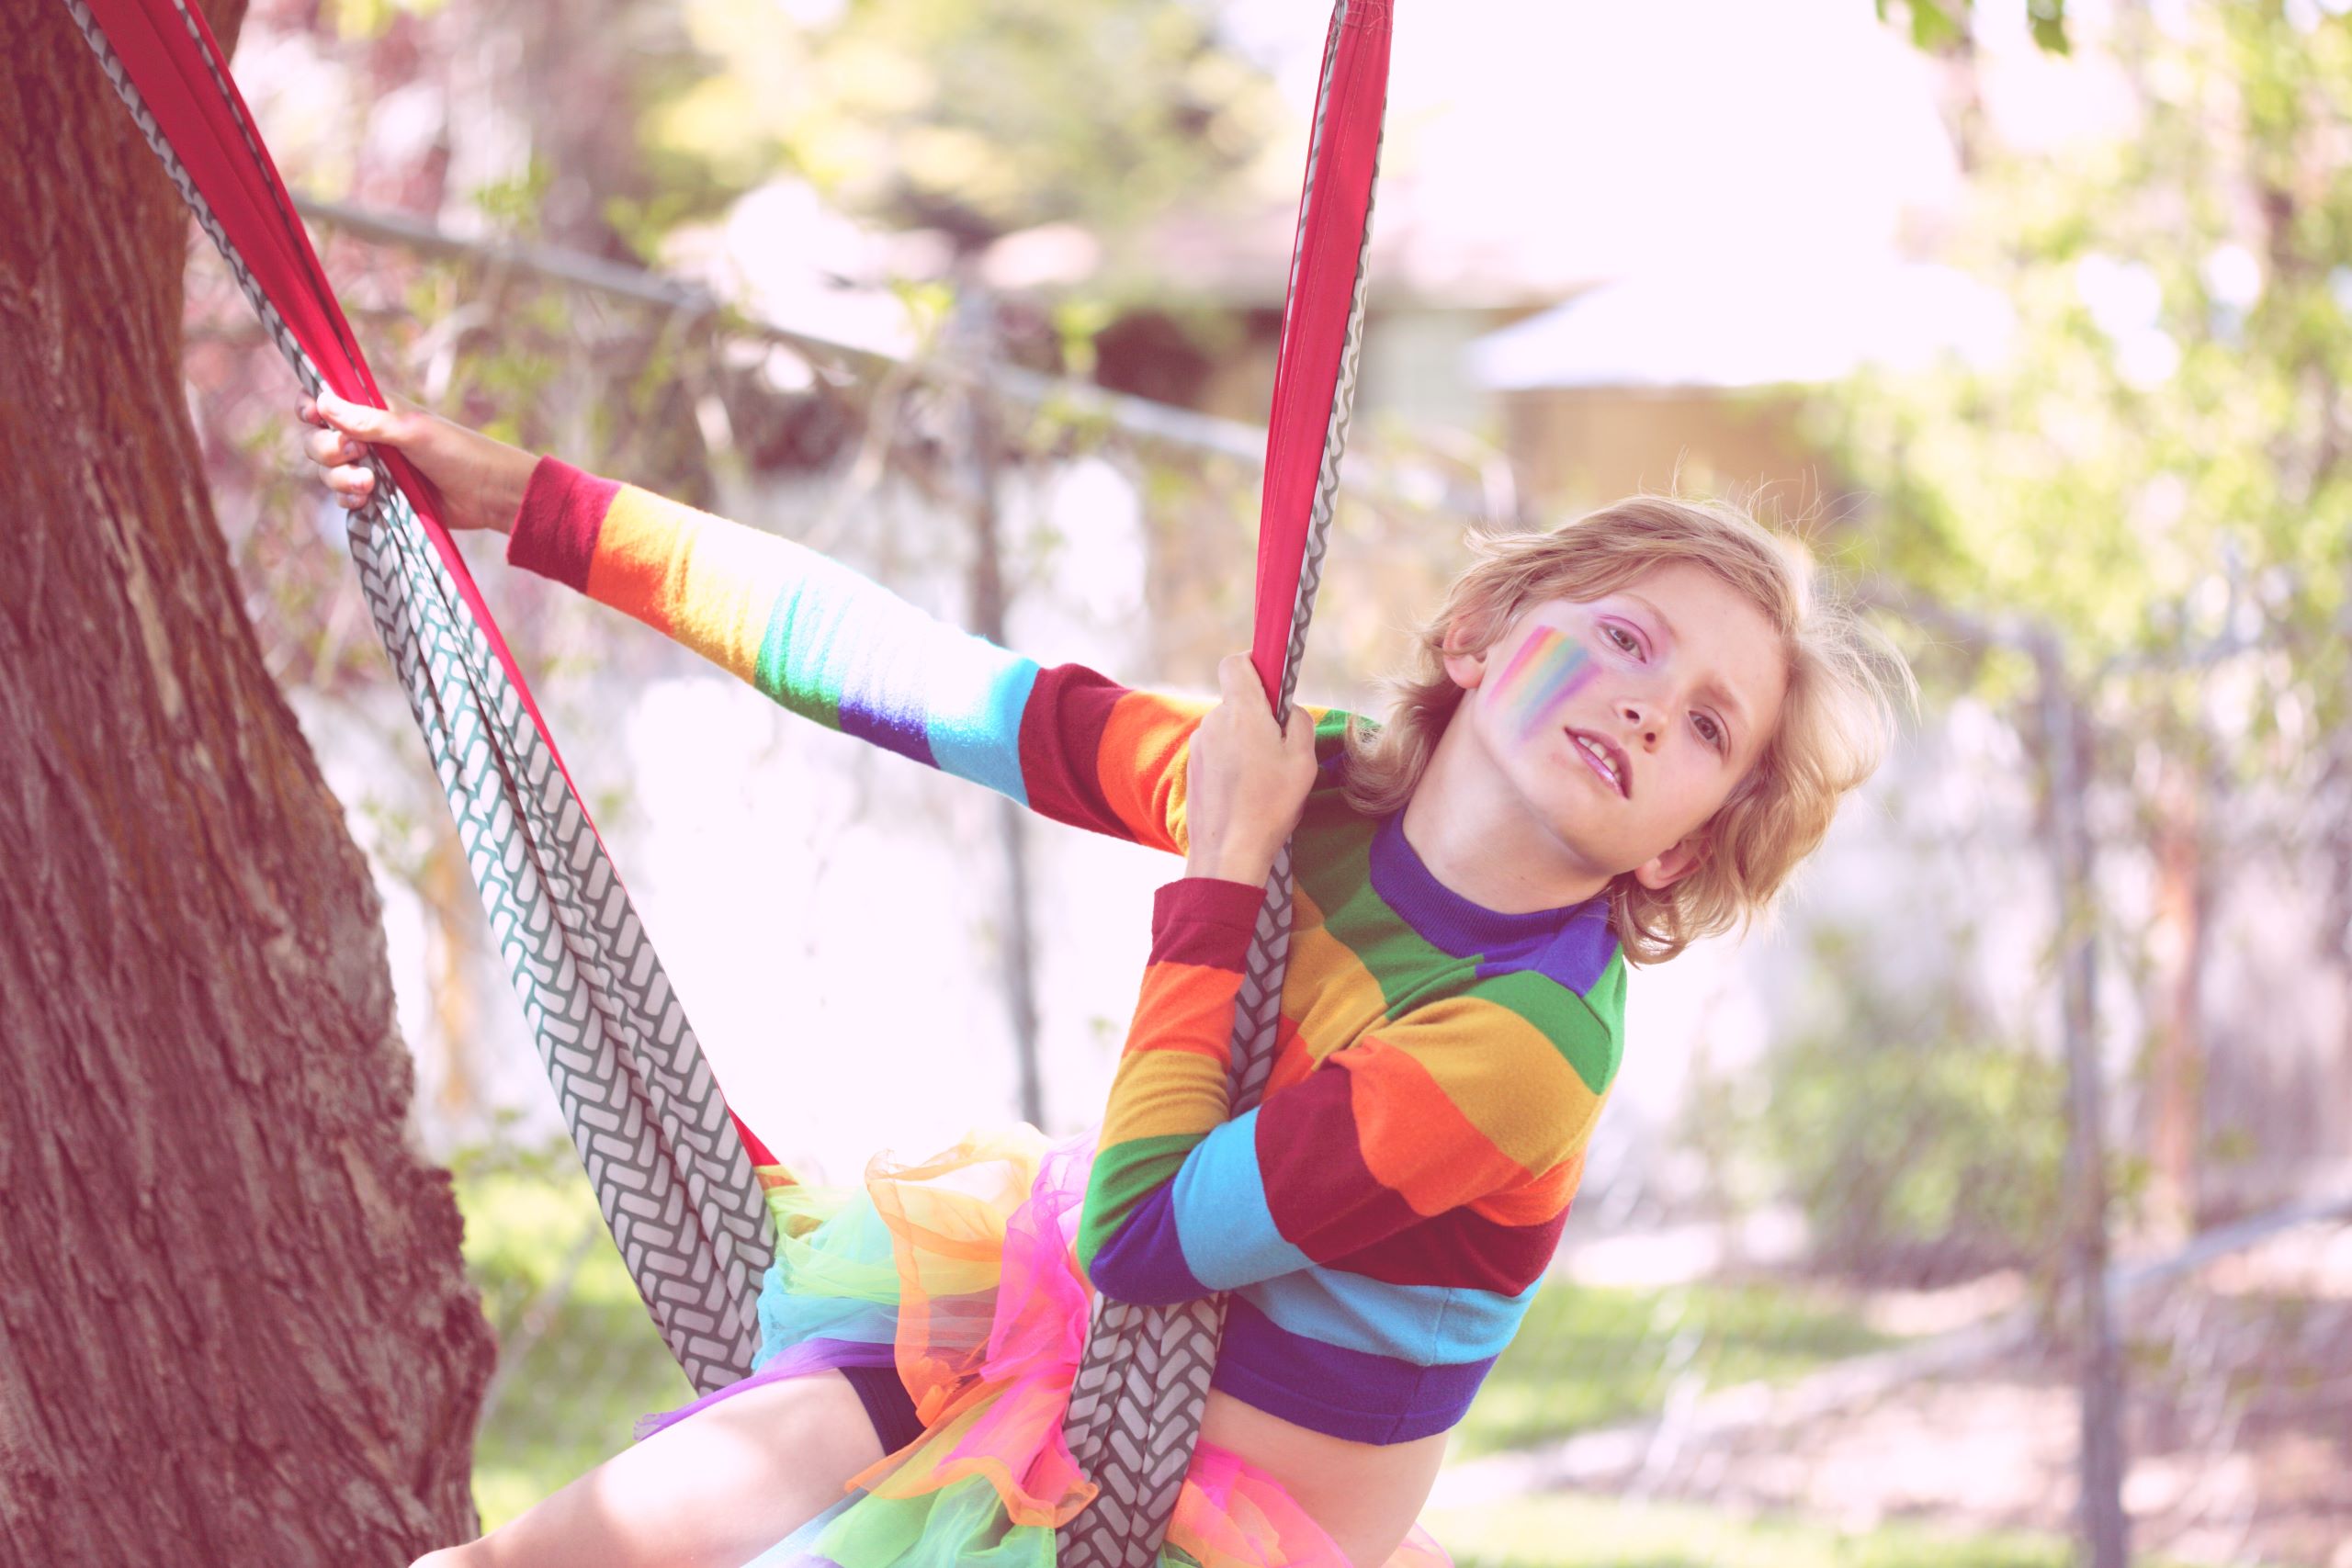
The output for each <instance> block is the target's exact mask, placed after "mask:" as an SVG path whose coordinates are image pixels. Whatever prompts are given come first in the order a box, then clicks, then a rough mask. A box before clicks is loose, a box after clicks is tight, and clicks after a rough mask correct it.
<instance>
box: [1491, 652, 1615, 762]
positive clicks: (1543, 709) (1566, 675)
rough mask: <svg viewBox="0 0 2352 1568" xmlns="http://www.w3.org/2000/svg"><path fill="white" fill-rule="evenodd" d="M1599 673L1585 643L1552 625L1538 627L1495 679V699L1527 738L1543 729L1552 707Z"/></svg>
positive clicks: (1556, 705) (1577, 690) (1579, 689)
mask: <svg viewBox="0 0 2352 1568" xmlns="http://www.w3.org/2000/svg"><path fill="white" fill-rule="evenodd" d="M1596 672H1597V671H1594V669H1593V667H1592V660H1590V658H1589V657H1588V656H1587V654H1586V653H1585V650H1584V645H1583V644H1582V643H1579V642H1577V640H1575V639H1574V638H1573V637H1566V636H1564V635H1562V634H1561V633H1560V632H1558V631H1556V630H1555V629H1554V628H1552V627H1550V626H1538V627H1536V628H1535V631H1534V633H1533V635H1532V636H1531V637H1528V639H1527V640H1526V641H1525V642H1523V643H1521V644H1520V645H1519V651H1518V652H1517V653H1514V654H1512V655H1511V659H1510V664H1508V665H1506V666H1505V667H1504V669H1503V672H1502V674H1501V675H1499V676H1498V677H1497V678H1496V681H1495V694H1494V701H1495V702H1497V703H1498V704H1499V705H1501V707H1502V711H1503V712H1504V713H1505V714H1506V715H1508V716H1510V720H1511V722H1512V723H1513V724H1515V725H1517V726H1518V727H1519V733H1520V736H1521V739H1524V738H1526V737H1527V736H1530V735H1532V734H1533V733H1534V732H1535V731H1536V730H1538V729H1540V728H1543V727H1544V720H1545V719H1546V718H1547V717H1548V716H1550V715H1551V713H1552V712H1553V710H1554V709H1555V708H1557V707H1558V706H1559V705H1560V704H1561V703H1563V702H1565V701H1566V700H1567V699H1568V698H1569V697H1572V696H1574V695H1575V694H1577V692H1579V691H1581V690H1583V689H1584V686H1585V684H1586V682H1589V681H1590V680H1591V679H1592V678H1593V676H1594V674H1595V673H1596Z"/></svg>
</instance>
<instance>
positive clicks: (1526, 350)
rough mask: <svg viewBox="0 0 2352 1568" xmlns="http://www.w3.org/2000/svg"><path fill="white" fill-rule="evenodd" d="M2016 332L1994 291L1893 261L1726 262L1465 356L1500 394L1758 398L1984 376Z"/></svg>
mask: <svg viewBox="0 0 2352 1568" xmlns="http://www.w3.org/2000/svg"><path fill="white" fill-rule="evenodd" d="M2011 324H2012V312H2011V310H2010V307H2009V303H2008V301H2007V299H2005V298H2004V297H2003V296H2002V295H2001V293H2000V292H1999V291H1998V290H1997V289H1995V288H1989V287H1987V286H1986V285H1985V284H1982V283H1979V282H1977V281H1976V280H1975V279H1973V278H1972V277H1970V276H1967V275H1966V274H1964V273H1962V272H1958V271H1955V270H1954V269H1953V268H1951V267H1948V266H1940V265H1933V264H1930V263H1925V262H1909V261H1903V260H1899V259H1896V258H1894V257H1891V256H1890V257H1883V258H1878V259H1866V260H1860V261H1856V260H1839V261H1836V262H1826V263H1823V264H1821V265H1789V264H1788V263H1786V262H1781V263H1780V264H1777V265H1774V264H1770V263H1767V264H1763V265H1755V264H1750V263H1747V262H1742V261H1737V260H1728V259H1727V260H1725V261H1724V262H1723V263H1721V264H1719V265H1714V266H1711V267H1704V268H1698V267H1682V268H1679V269H1674V270H1670V271H1664V272H1658V273H1652V274H1648V275H1645V276H1639V277H1632V278H1626V279H1623V280H1622V281H1619V282H1615V283H1605V284H1601V285H1600V286H1599V287H1597V288H1591V289H1588V290H1587V291H1586V292H1584V293H1582V294H1580V295H1578V296H1577V298H1575V299H1571V300H1569V301H1568V302H1567V303H1566V304H1565V305H1561V306H1559V307H1557V308H1555V309H1554V310H1546V311H1544V312H1543V313H1542V314H1540V315H1536V316H1531V317H1529V318H1528V319H1527V320H1526V321H1520V322H1518V323H1516V324H1514V325H1512V326H1509V327H1505V328H1504V329H1503V330H1502V331H1500V332H1497V333H1488V334H1487V336H1485V337H1482V338H1480V339H1478V340H1477V341H1476V342H1475V343H1473V344H1471V345H1470V347H1469V350H1468V355H1469V368H1470V374H1471V377H1472V378H1473V379H1474V380H1476V382H1477V383H1478V384H1479V385H1480V386H1483V387H1486V388H1488V389H1492V390H1496V391H1531V390H1534V389H1542V388H1568V387H1726V388H1727V387H1762V386H1773V385H1778V384H1781V383H1785V382H1798V383H1804V382H1818V381H1830V380H1836V379H1838V378H1841V377H1844V376H1848V375H1850V374H1852V373H1853V372H1854V371H1855V370H1857V369H1859V368H1860V367H1862V366H1864V365H1883V366H1886V367H1892V368H1917V367H1921V366H1924V365H1926V364H1928V363H1929V362H1931V361H1933V360H1935V359H1936V358H1938V357H1939V356H1940V355H1946V354H1951V355H1958V356H1960V357H1961V358H1962V359H1963V360H1966V361H1969V362H1972V363H1978V364H1983V363H1988V362H1990V361H1991V360H1993V359H1996V358H1997V357H1999V355H2001V354H2002V353H2003V352H2005V350H2006V348H2007V343H2008V338H2009V333H2010V329H2011Z"/></svg>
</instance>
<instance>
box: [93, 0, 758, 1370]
mask: <svg viewBox="0 0 2352 1568" xmlns="http://www.w3.org/2000/svg"><path fill="white" fill-rule="evenodd" d="M63 3H64V4H65V6H66V8H67V10H68V11H69V12H71V13H72V15H73V17H74V22H75V24H76V25H77V26H78V27H79V28H81V30H82V34H83V36H84V38H85V39H87V40H88V41H89V43H90V46H91V48H92V49H93V50H94V51H96V53H97V56H98V59H99V62H100V63H101V65H102V66H103V67H104V69H105V71H106V73H107V78H108V80H109V81H110V82H111V83H112V84H113V85H114V87H115V90H116V92H117V93H118V94H119V96H121V98H122V100H123V103H124V104H125V106H126V107H129V109H130V113H131V117H132V118H133V119H134V120H135V121H136V122H137V124H138V126H139V128H140V130H141V133H142V134H143V135H144V136H145V137H146V139H147V142H148V145H149V146H151V147H152V148H153V149H154V151H155V153H156V155H157V156H158V157H159V158H161V159H162V160H163V163H164V168H165V170H166V172H167V173H168V174H169V175H170V176H171V178H172V181H173V183H174V185H175V186H177V187H178V188H179V192H180V195H181V196H182V197H183V198H184V199H185V200H186V201H187V204H188V206H189V208H190V209H193V210H194V212H195V214H196V216H197V220H198V222H199V223H201V224H202V225H203V227H204V230H205V231H206V232H207V233H208V234H209V235H210V236H211V238H212V241H213V243H215V244H216V245H218V246H219V247H220V253H221V255H222V256H223V257H224V258H225V259H226V260H227V262H228V265H229V267H230V269H231V271H232V273H233V274H234V275H235V276H236V278H237V281H238V283H239V285H240V287H242V288H243V289H244V291H245V294H246V297H247V299H250V300H251V301H252V303H253V305H254V310H256V311H257V312H258V313H259V314H260V316H261V319H262V321H263V323H264V324H265V325H266V327H267V328H268V330H269V333H270V335H271V337H272V338H273V339H274V340H275V341H276V342H277V345H278V348H279V349H280V351H281V352H283V353H284V354H285V355H286V357H287V359H288V362H289V363H291V364H292V365H293V367H294V370H295V373H296V375H297V377H298V378H300V381H301V384H302V387H303V389H304V390H306V391H309V392H312V393H316V392H317V391H318V389H320V387H321V386H322V384H323V385H328V386H331V387H333V389H334V390H336V391H337V392H339V393H341V394H342V395H344V396H346V397H351V398H355V399H359V400H367V401H371V402H376V403H379V404H380V403H381V402H382V399H381V397H380V396H379V394H378V393H377V391H376V388H375V383H374V380H373V378H372V377H370V376H369V374H368V368H367V365H366V362H365V361H364V360H363V359H362V358H361V356H360V355H359V351H358V348H357V346H356V344H355V343H354V341H353V340H352V337H351V333H350V330H349V327H348V324H347V323H346V322H345V320H344V318H343V313H342V311H341V310H340V308H339V307H338V306H337V305H336V304H335V302H334V294H333V292H332V291H331V290H330V289H329V288H328V287H327V285H326V282H325V277H324V274H323V273H322V271H321V269H320V267H319V265H318V260H317V257H316V256H315V255H314V254H312V252H311V246H310V241H309V237H308V235H307V234H306V233H305V232H304V231H303V230H302V227H301V225H300V222H298V221H297V220H296V219H295V217H294V213H293V209H292V204H291V202H290V201H289V200H288V198H287V196H286V192H285V187H284V186H283V184H282V183H281V182H280V181H279V180H278V178H277V171H276V170H275V169H274V168H272V167H271V166H270V164H269V160H268V155H267V153H266V151H265V150H264V149H263V147H262V145H261V142H260V140H259V138H258V137H257V136H255V135H254V132H253V130H252V123H251V118H250V116H248V115H247V114H246V112H245V109H244V105H243V100H242V99H241V98H240V97H239V96H238V95H237V92H236V88H235V85H234V84H233V83H232V81H231V80H230V79H229V76H228V73H227V72H226V71H225V69H224V68H223V67H222V64H221V61H220V50H219V46H218V45H217V43H215V41H214V40H213V39H212V36H211V33H210V31H209V29H208V28H206V27H205V25H204V21H203V18H202V17H200V16H198V14H197V13H196V12H194V11H193V10H192V9H190V8H189V7H188V6H187V5H186V4H185V0H63ZM370 462H371V464H372V465H373V467H374V468H375V471H376V477H377V480H378V483H377V486H376V490H375V492H374V499H372V500H371V501H370V502H369V503H368V505H367V506H365V507H362V508H360V509H358V510H357V511H356V512H355V513H353V514H352V518H351V528H350V544H351V551H352V556H353V558H354V560H355V561H356V563H357V565H358V568H359V575H360V582H361V586H362V589H363V591H364V592H365V593H366V596H367V599H368V610H369V613H370V615H372V616H373V618H374V620H375V622H376V627H377V631H378V632H379V635H380V636H381V637H382V638H383V642H384V647H385V649H386V651H387V652H388V653H389V654H390V657H391V660H392V664H393V669H394V671H395V672H396V674H397V676H398V679H399V682H400V685H401V691H402V692H403V693H404V694H406V696H407V698H408V702H409V707H410V711H411V712H412V714H413V716H415V719H416V723H417V727H418V728H419V729H420V730H421V731H422V732H423V734H424V739H425V744H426V747H427V749H428V750H429V751H430V753H431V755H432V758H433V763H434V769H435V773H436V774H437V775H438V777H439V779H440V782H441V785H442V788H443V791H444V793H445V794H447V796H448V800H449V807H450V812H451V814H452V816H453V817H454V818H456V821H457V825H458V838H459V840H460V842H461V843H462V845H463V847H464V850H465V853H466V860H467V863H468V865H469V867H470V868H471V870H472V872H473V874H474V879H475V881H476V882H477V884H478V885H479V886H480V887H481V896H482V905H483V908H484V909H485V911H486V912H487V913H488V915H489V919H490V926H491V930H492V934H493V935H494V936H495V937H496V939H497V941H498V944H499V948H500V951H501V953H503V955H504V956H505V959H506V962H507V966H508V969H509V972H510V974H511V975H512V976H513V978H514V982H515V989H516V992H517V993H518V995H519V996H520V997H521V998H522V1001H523V1007H524V1013H525V1016H526V1019H527V1020H528V1021H529V1023H530V1025H531V1030H532V1033H533V1036H534V1038H535V1039H536V1041H537V1045H538V1050H539V1054H540V1056H541V1059H542V1060H543V1062H544V1063H545V1065H546V1066H547V1069H548V1077H549V1079H550V1081H551V1082H552V1083H553V1085H554V1087H555V1090H556V1096H557V1099H558V1100H559V1102H560V1105H561V1106H562V1109H563V1113H564V1119H565V1121H566V1122H567V1123H568V1124H569V1125H570V1127H571V1134H572V1139H573V1142H574V1144H575V1145H576V1146H577V1148H578V1149H579V1152H580V1155H581V1158H582V1161H583V1163H584V1164H585V1165H586V1167H587V1168H588V1175H589V1179H590V1181H591V1182H592V1184H593V1185H594V1187H595V1189H596V1193H597V1201H598V1202H599V1204H600V1205H601V1207H602V1208H603V1210H604V1213H605V1222H606V1224H608V1225H609V1226H610V1227H611V1229H612V1232H613V1237H614V1240H615V1241H616V1243H617V1244H618V1246H619V1247H620V1250H621V1253H622V1256H623V1258H624V1259H625V1260H626V1261H627V1262H628V1267H629V1271H630V1273H631V1274H632V1275H633V1276H634V1277H635V1278H636V1280H637V1283H638V1288H639V1291H640V1292H642V1293H643V1295H644V1297H645V1300H646V1304H647V1306H648V1308H649V1309H650V1312H651V1314H652V1315H653V1318H654V1321H655V1323H656V1324H657V1325H659V1326H660V1328H661V1330H662V1335H663V1337H664V1338H665V1339H666V1340H667V1342H668V1344H669V1346H670V1348H671V1351H672V1353H673V1355H675V1356H676V1357H677V1359H678V1362H679V1364H680V1365H681V1366H682V1367H683V1368H684V1370H685V1371H686V1375H687V1377H688V1378H689V1379H690V1380H691V1381H692V1382H694V1384H695V1387H696V1388H697V1389H698V1390H701V1391H703V1392H706V1393H707V1392H708V1391H710V1390H712V1389H715V1388H718V1387H720V1386H722V1385H724V1384H725V1383H728V1382H732V1381H734V1380H735V1379H736V1378H738V1377H741V1375H742V1374H743V1373H744V1372H746V1371H749V1370H750V1366H751V1359H752V1350H753V1348H755V1346H756V1343H757V1334H758V1328H757V1316H756V1311H755V1303H756V1302H757V1297H758V1290H759V1281H760V1275H761V1274H762V1273H763V1271H764V1269H766V1267H767V1265H768V1262H769V1260H770V1259H771V1258H773V1256H774V1253H775V1235H774V1231H773V1228H772V1225H771V1223H770V1221H769V1218H768V1213H767V1208H766V1205H765V1203H764V1202H763V1201H762V1199H761V1196H760V1191H759V1186H758V1183H757V1181H756V1179H754V1177H753V1175H752V1166H751V1158H750V1156H749V1154H748V1152H747V1150H746V1147H745V1145H744V1142H743V1139H742V1137H741V1136H740V1135H739V1129H738V1127H737V1125H736V1123H735V1122H734V1121H733V1119H732V1118H731V1116H730V1115H729V1112H728V1111H727V1107H726V1101H725V1100H724V1098H723V1096H722V1095H721V1094H720V1093H719V1091H718V1085H717V1084H716V1082H715V1081H714V1080H713V1079H712V1077H711V1074H710V1071H709V1069H708V1066H707V1064H706V1063H705V1061H704V1059H703V1055H702V1051H701V1048H700V1046H699V1044H698V1043H697V1042H696V1041H695V1036H694V1032H693V1030H692V1029H691V1028H690V1027H689V1026H688V1024H687V1022H686V1020H685V1016H684V1012H683V1011H682V1010H681V1009H680V1007H679V1004H678V1001H677V998H676V997H675V996H674V995H673V993H672V991H671V989H670V985H669V980H668V978H667V976H665V975H664V974H663V972H662V966H661V964H660V963H659V961H658V960H657V959H656V958H655V956H654V954H653V951H652V949H651V947H650V945H649V944H648V942H647V941H646V938H645V933H644V930H643V927H642V926H641V924H640V923H639V919H638V917H637V912H636V909H635V908H634V907H633V906H632V905H631V904H630V902H629V899H628V895H627V893H626V892H625V891H624V890H623V889H622V887H621V886H620V882H619V879H618V878H617V876H616V874H614V871H613V867H612V863H611V861H610V859H609V858H608V857H607V855H606V854H605V847H604V844H603V842H602V841H601V840H599V839H598V838H597V836H596V832H595V829H594V825H593V824H592V823H591V822H590V821H589V819H588V816H587V813H586V812H585V811H584V810H583V809H582V807H581V805H580V801H579V797H578V795H577V794H576V793H575V792H574V790H573V788H572V786H571V780H570V778H569V777H568V776H567V775H566V774H565V773H564V771H563V766H562V761H561V760H560V758H559V757H558V755H557V753H556V750H555V747H554V745H553V743H552V742H551V741H549V740H548V738H547V736H546V733H545V727H544V725H543V724H542V723H541V721H540V719H539V716H538V714H537V709H536V708H535V707H534V706H533V705H532V703H531V699H530V694H529V691H528V688H527V687H526V686H525V684H524V683H523V681H522V677H521V675H520V673H519V671H516V670H515V665H514V660H513V659H512V657H511V656H510V655H509V654H508V652H507V650H506V648H505V645H504V643H503V639H501V638H500V637H499V636H498V633H497V628H496V626H495V625H494V623H492V621H491V619H490V617H489V615H488V611H487V609H486V607H485V606H484V605H483V604H482V602H481V595H480V592H479V591H477V590H476V589H475V587H474V584H473V581H472V579H471V577H470V575H469V574H468V573H467V571H466V570H465V563H464V560H463V558H461V557H459V556H458V553H457V551H456V548H455V546H454V544H453V543H452V542H451V540H450V538H449V536H448V534H447V531H446V530H445V529H443V528H442V526H441V525H440V524H439V522H438V520H437V518H436V516H435V506H436V505H437V502H438V497H437V496H435V495H434V494H433V492H432V489H431V487H430V486H429V485H427V484H425V483H424V480H423V479H422V477H421V476H419V475H418V474H417V473H416V472H415V470H414V469H413V468H411V467H409V465H408V464H407V463H406V462H405V460H403V459H401V457H400V456H399V454H398V453H390V454H387V455H380V456H377V457H371V458H370ZM420 502H421V505H420V504H418V503H420Z"/></svg>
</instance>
